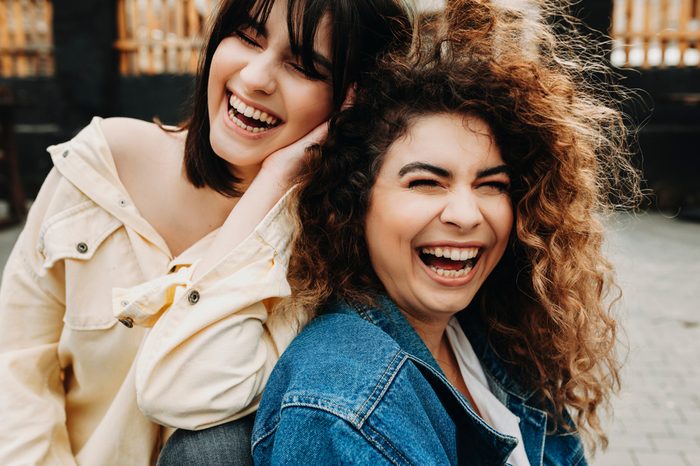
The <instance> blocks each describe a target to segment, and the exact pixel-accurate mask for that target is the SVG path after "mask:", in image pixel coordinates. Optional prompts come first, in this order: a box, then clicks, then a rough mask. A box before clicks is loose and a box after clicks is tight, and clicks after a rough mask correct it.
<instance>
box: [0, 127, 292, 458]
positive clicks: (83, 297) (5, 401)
mask: <svg viewBox="0 0 700 466" xmlns="http://www.w3.org/2000/svg"><path fill="white" fill-rule="evenodd" d="M100 125H101V120H100V119H99V118H96V119H94V120H93V122H92V123H91V124H90V125H89V126H88V127H86V128H85V129H84V130H83V131H81V132H80V133H79V134H78V135H77V136H76V137H75V138H73V139H72V140H71V141H69V142H66V143H63V144H59V145H56V146H52V147H50V148H49V152H50V154H51V157H52V159H53V162H54V169H53V170H52V171H51V173H50V174H49V176H48V178H47V179H46V181H45V183H44V185H43V187H42V189H41V192H40V193H39V195H38V197H37V199H36V201H35V203H34V205H33V206H32V209H31V211H30V213H29V217H28V219H27V224H26V226H25V228H24V230H23V232H22V233H21V235H20V237H19V239H18V240H17V244H16V245H15V248H14V249H13V251H12V254H11V256H10V259H9V260H8V263H7V265H6V268H5V272H4V275H3V279H2V287H1V289H0V322H2V325H0V412H1V413H2V422H0V464H2V465H24V464H27V465H29V464H32V465H33V464H39V465H54V464H56V465H73V464H82V465H88V466H100V465H130V466H131V465H133V466H137V465H148V464H154V463H155V460H156V458H157V454H158V451H159V448H160V445H161V443H162V440H163V438H164V437H165V436H166V435H167V433H168V432H166V430H165V429H163V428H161V427H160V426H158V425H157V424H156V423H154V422H153V420H155V421H158V422H160V423H163V424H166V425H169V426H175V427H186V428H190V429H196V428H202V427H207V426H210V425H215V424H218V423H222V422H225V421H228V420H232V419H235V418H237V417H240V416H243V415H245V414H248V413H250V412H252V411H254V410H255V409H256V408H257V403H258V399H259V397H260V394H261V392H262V389H263V387H264V384H265V382H266V380H267V377H268V375H269V373H270V371H271V369H272V366H273V365H274V363H275V362H276V361H277V359H278V356H279V354H280V352H281V351H282V350H283V349H284V348H285V347H286V346H287V344H288V343H289V342H290V341H291V339H292V338H293V337H294V335H295V333H296V332H295V330H294V328H295V326H294V325H293V324H291V323H290V321H288V320H286V319H285V318H283V317H281V316H280V317H277V315H276V314H275V315H273V317H272V318H268V309H267V307H266V305H265V304H264V303H269V302H271V300H274V299H275V298H279V297H284V296H287V295H288V294H289V286H288V284H287V281H286V278H285V275H286V268H287V263H288V256H287V254H288V246H289V238H290V236H291V232H292V226H291V222H290V221H289V219H288V217H287V210H286V204H285V199H283V200H282V201H280V203H279V204H278V205H277V206H275V208H274V209H273V210H272V211H271V212H270V213H269V214H268V215H267V217H266V218H265V219H264V220H263V221H262V222H261V224H260V225H258V227H257V228H256V230H255V232H254V233H253V234H251V235H250V236H249V237H248V238H247V239H246V240H245V241H243V242H242V243H241V244H240V245H239V246H238V247H237V248H236V249H235V250H234V251H232V253H231V254H229V255H227V256H226V257H224V258H222V260H221V262H220V263H219V265H218V266H217V267H215V268H214V269H213V270H212V271H211V272H209V273H207V274H206V275H204V276H203V277H202V278H201V279H198V281H197V282H192V281H191V280H190V278H189V272H190V266H191V265H192V264H193V263H195V261H196V260H197V259H198V258H199V257H200V256H201V255H202V254H203V252H204V251H205V250H206V247H207V246H208V245H209V243H210V242H211V240H212V239H213V234H210V235H208V236H207V237H205V238H203V239H202V240H200V241H199V242H198V243H196V244H195V245H193V246H192V247H191V248H190V249H188V250H187V251H185V252H184V253H183V254H181V255H180V256H179V257H176V258H173V257H171V256H170V253H169V250H168V248H167V246H166V244H165V242H164V241H163V239H162V238H161V237H160V236H159V235H158V233H157V232H156V231H155V230H154V229H153V227H152V226H151V225H150V224H148V223H147V222H146V221H145V219H144V218H143V217H141V216H140V215H139V212H138V211H137V209H136V208H135V207H134V205H133V203H132V202H131V200H130V198H129V195H128V193H127V192H126V191H125V189H124V187H123V185H122V184H121V182H120V181H119V178H118V175H117V171H116V168H115V165H114V161H113V159H112V156H111V153H110V150H109V147H108V146H107V143H106V141H105V139H104V135H103V134H102V131H101V126H100ZM120 322H121V323H120ZM151 326H152V328H150V329H149V327H151ZM139 404H140V406H141V408H142V409H143V411H144V412H145V415H144V414H142V412H141V411H140V409H139ZM168 431H169V430H168Z"/></svg>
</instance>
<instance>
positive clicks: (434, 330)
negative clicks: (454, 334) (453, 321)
mask: <svg viewBox="0 0 700 466" xmlns="http://www.w3.org/2000/svg"><path fill="white" fill-rule="evenodd" d="M403 314H404V316H405V317H406V320H408V323H409V324H411V327H413V329H414V330H415V331H416V333H417V334H418V336H419V337H420V338H421V340H423V343H425V346H426V347H427V348H428V351H430V353H431V354H432V355H433V357H434V358H435V359H436V360H439V359H441V357H442V355H443V354H444V343H445V329H446V328H447V324H448V323H449V319H447V320H427V321H426V320H421V319H417V318H416V317H414V316H411V315H409V314H408V313H403ZM450 317H451V316H450Z"/></svg>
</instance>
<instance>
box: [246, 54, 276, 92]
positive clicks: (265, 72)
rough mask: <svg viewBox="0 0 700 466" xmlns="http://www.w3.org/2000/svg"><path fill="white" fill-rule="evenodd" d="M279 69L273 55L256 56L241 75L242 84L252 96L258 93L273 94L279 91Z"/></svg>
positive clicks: (252, 57)
mask: <svg viewBox="0 0 700 466" xmlns="http://www.w3.org/2000/svg"><path fill="white" fill-rule="evenodd" d="M277 68H278V64H277V62H276V60H275V59H274V57H272V54H268V53H265V52H262V53H258V54H255V55H253V56H251V57H250V59H249V60H248V62H247V63H246V64H245V66H244V67H243V69H241V71H240V73H239V75H240V80H241V84H242V85H243V86H244V87H245V90H246V91H248V92H249V93H251V94H253V93H255V92H256V91H257V92H264V93H265V94H272V93H274V92H275V90H276V89H277V81H276V74H277Z"/></svg>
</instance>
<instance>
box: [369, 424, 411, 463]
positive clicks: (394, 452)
mask: <svg viewBox="0 0 700 466" xmlns="http://www.w3.org/2000/svg"><path fill="white" fill-rule="evenodd" d="M365 430H367V432H365ZM365 430H359V432H360V433H361V434H362V436H363V437H364V438H365V439H367V441H368V442H370V444H372V445H373V446H374V448H376V449H377V450H379V451H380V452H382V454H383V455H384V456H385V457H386V458H387V459H388V460H389V461H391V463H392V464H395V465H410V464H411V462H410V461H409V460H408V458H406V457H405V456H404V455H403V454H402V453H401V451H399V450H398V449H397V448H396V447H395V446H394V444H393V443H392V442H391V441H389V439H388V438H386V437H385V436H384V435H382V434H381V432H379V431H377V430H376V429H374V428H373V427H372V426H370V425H366V426H365ZM370 433H371V434H372V435H369V434H370ZM375 437H376V438H375ZM379 440H381V441H379ZM387 447H388V448H391V451H388V448H387ZM396 456H398V457H399V459H400V460H401V461H400V462H399V461H397V460H396V458H395V457H396Z"/></svg>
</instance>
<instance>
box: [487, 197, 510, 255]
mask: <svg viewBox="0 0 700 466" xmlns="http://www.w3.org/2000/svg"><path fill="white" fill-rule="evenodd" d="M488 222H489V225H491V228H492V230H493V233H494V236H495V237H496V243H497V245H498V247H499V248H500V249H502V250H505V247H506V245H507V244H508V239H509V238H510V232H511V230H512V229H513V207H512V205H511V202H510V198H508V197H506V196H504V197H503V198H502V199H499V200H498V202H495V203H494V205H492V206H491V208H490V209H489V214H488Z"/></svg>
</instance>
